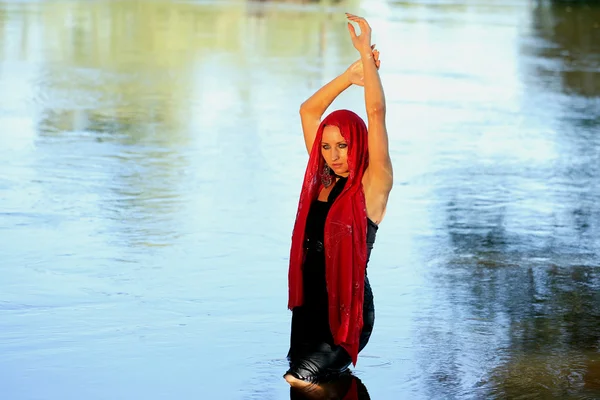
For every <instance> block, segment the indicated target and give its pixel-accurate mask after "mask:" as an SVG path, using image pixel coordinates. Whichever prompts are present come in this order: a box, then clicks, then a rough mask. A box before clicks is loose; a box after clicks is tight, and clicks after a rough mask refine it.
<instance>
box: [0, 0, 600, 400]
mask: <svg viewBox="0 0 600 400" xmlns="http://www.w3.org/2000/svg"><path fill="white" fill-rule="evenodd" d="M345 11H350V12H354V13H357V14H362V15H365V16H366V17H367V18H368V20H369V21H370V23H371V25H372V26H373V30H374V33H373V36H374V42H375V43H377V45H378V48H379V49H380V50H381V58H382V67H381V75H382V79H383V82H384V86H385V89H386V96H387V100H388V129H389V132H390V146H391V154H392V159H393V163H394V167H395V184H394V189H393V191H392V194H391V197H390V201H389V204H388V211H387V214H386V217H385V220H384V221H383V223H382V224H381V227H380V230H379V232H378V239H377V243H376V246H375V249H374V251H373V255H372V258H371V262H370V267H369V268H370V270H369V271H370V272H369V277H370V279H371V284H372V286H373V290H374V293H375V304H376V310H377V317H376V324H375V325H376V326H375V332H374V334H373V336H372V339H371V342H370V343H369V345H368V346H367V348H366V349H365V350H364V352H363V353H362V354H361V358H360V359H359V363H358V365H357V368H356V370H355V373H356V375H357V376H358V377H359V378H360V379H361V380H362V382H363V383H364V384H365V386H366V388H367V389H368V392H369V394H370V396H371V398H373V399H397V398H407V399H408V398H410V399H504V398H511V399H549V398H557V399H583V398H588V399H591V398H600V349H599V345H600V323H599V322H598V321H600V311H599V310H600V307H599V306H600V295H599V293H600V292H599V289H600V255H599V251H598V250H600V206H599V203H598V201H597V199H598V198H600V186H599V184H598V182H599V181H600V180H599V178H600V136H599V135H598V133H600V129H599V126H600V101H599V98H600V68H599V65H600V25H599V23H600V22H599V21H600V7H599V6H597V5H595V6H585V5H580V6H578V5H574V4H559V5H551V4H550V3H545V2H535V1H517V0H513V1H510V2H506V1H496V0H486V1H467V2H461V3H459V2H434V1H427V2H408V1H396V2H391V1H374V0H369V1H358V0H356V1H350V2H349V3H341V4H340V3H334V2H328V3H326V4H319V3H314V2H311V3H306V4H298V3H291V2H286V3H269V2H251V1H228V2H167V1H159V0H157V1H151V2H150V1H149V2H135V1H121V2H109V1H95V2H61V1H46V2H38V1H28V2H21V1H0V162H1V166H2V167H1V169H0V243H1V244H0V254H1V260H2V263H1V264H0V274H1V276H2V278H1V279H0V294H1V295H0V326H1V329H0V354H1V357H0V390H1V393H2V395H1V396H0V397H2V398H3V399H19V400H20V399H80V398H86V399H121V398H122V399H125V398H127V399H129V398H144V399H167V398H169V399H171V398H173V399H175V398H206V399H208V398H219V399H284V398H289V389H288V388H287V384H286V383H285V382H284V381H283V379H282V378H281V376H282V374H283V372H284V371H285V369H286V362H285V359H284V356H285V354H286V352H287V345H288V335H289V319H290V313H289V312H288V311H287V310H286V304H287V257H288V254H289V244H290V243H289V241H290V236H291V229H292V224H293V218H294V216H295V211H296V206H297V200H298V194H299V191H300V182H301V179H302V176H303V173H304V166H305V162H306V154H305V149H304V144H303V141H302V134H301V130H300V124H299V118H298V107H299V105H300V103H301V102H302V101H303V100H304V99H306V98H307V97H308V96H309V95H310V94H312V93H313V92H314V91H315V90H316V89H317V88H318V87H319V86H320V85H321V84H323V83H325V82H326V81H328V80H329V79H332V78H333V77H334V76H335V75H336V74H338V73H340V72H342V71H343V70H344V69H345V68H346V67H347V66H348V65H349V64H350V63H351V62H352V61H353V60H354V59H355V58H356V56H357V55H356V54H355V50H353V48H352V47H351V44H350V41H349V38H348V34H347V31H346V30H345V27H344V19H343V12H345ZM334 107H335V108H351V109H353V110H356V111H357V112H358V113H359V114H360V115H363V116H364V110H363V105H362V92H361V89H359V88H352V89H350V90H349V91H348V92H347V93H344V94H343V95H342V96H341V97H340V98H339V99H338V101H336V103H334Z"/></svg>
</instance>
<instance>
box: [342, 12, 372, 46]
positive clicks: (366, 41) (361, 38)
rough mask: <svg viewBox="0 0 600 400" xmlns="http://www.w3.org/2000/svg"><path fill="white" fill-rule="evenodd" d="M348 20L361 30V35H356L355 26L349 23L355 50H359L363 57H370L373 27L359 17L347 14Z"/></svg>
mask: <svg viewBox="0 0 600 400" xmlns="http://www.w3.org/2000/svg"><path fill="white" fill-rule="evenodd" d="M346 18H348V21H352V22H355V23H356V24H357V25H358V27H359V28H360V35H356V30H355V29H354V25H352V24H351V23H350V22H348V30H349V31H350V37H351V38H352V44H353V45H354V48H355V49H356V50H358V52H359V53H360V55H361V56H365V55H367V54H368V55H370V54H371V27H370V26H369V24H368V23H367V20H366V19H364V18H362V17H358V16H356V15H353V14H348V13H346Z"/></svg>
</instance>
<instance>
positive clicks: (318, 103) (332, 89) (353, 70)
mask: <svg viewBox="0 0 600 400" xmlns="http://www.w3.org/2000/svg"><path fill="white" fill-rule="evenodd" d="M368 53H369V54H370V55H371V63H372V64H373V65H374V68H375V69H377V68H379V52H378V51H377V50H375V45H373V46H370V47H369V51H368ZM373 60H375V62H373ZM363 80H364V79H363V65H362V61H361V60H360V59H359V60H357V61H355V62H354V63H352V65H350V66H349V67H348V69H346V71H344V72H343V73H342V74H341V75H339V76H337V77H336V78H334V79H333V80H332V81H331V82H329V83H327V84H326V85H325V86H323V87H322V88H320V89H319V90H317V92H316V93H315V94H313V95H312V96H311V97H309V98H308V99H307V100H306V101H305V102H304V103H302V105H301V106H300V119H301V121H302V132H303V133H304V142H305V144H306V150H307V151H308V153H309V154H310V150H311V149H312V146H313V143H314V141H315V136H316V134H317V129H318V128H319V125H320V124H321V117H322V116H323V114H324V113H325V111H326V110H327V108H329V106H330V105H331V103H333V101H334V100H335V99H336V97H338V96H339V95H340V94H341V93H342V92H343V91H344V90H346V89H348V87H350V86H351V85H353V84H354V85H358V86H363V85H364V83H363Z"/></svg>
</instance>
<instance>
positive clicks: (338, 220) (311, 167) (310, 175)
mask: <svg viewBox="0 0 600 400" xmlns="http://www.w3.org/2000/svg"><path fill="white" fill-rule="evenodd" d="M328 125H331V126H337V127H338V128H339V130H340V133H341V135H342V136H343V137H344V140H345V141H346V143H347V144H348V147H347V149H348V152H347V155H348V157H347V161H348V169H349V175H348V177H347V183H346V185H345V187H344V188H343V190H342V191H341V193H339V195H338V197H337V199H336V201H335V203H333V204H332V205H331V207H330V210H329V212H328V216H327V218H326V220H325V225H324V238H323V246H324V254H325V269H326V274H325V278H326V280H327V295H328V299H329V301H328V307H329V327H330V329H331V333H332V336H333V339H334V343H335V344H336V345H340V346H342V347H344V348H345V349H346V351H347V352H348V354H350V356H351V358H352V363H354V364H356V361H357V357H358V350H359V340H360V335H361V331H362V326H363V310H362V308H363V302H364V298H363V296H364V283H365V279H364V278H365V266H366V261H367V247H366V234H367V218H366V202H365V195H364V190H363V186H362V178H363V175H364V172H365V170H366V168H367V166H368V149H367V127H366V125H365V123H364V121H363V120H362V119H361V118H360V117H359V116H358V115H356V114H355V113H353V112H352V111H348V110H338V111H334V112H332V113H331V114H329V115H328V116H327V117H326V118H325V119H324V120H323V121H322V123H321V125H320V126H319V129H318V130H317V135H316V138H315V142H314V144H313V147H312V149H311V153H310V157H309V161H308V165H307V168H306V172H305V175H304V182H303V185H302V192H301V194H300V200H299V202H298V212H297V215H296V222H295V224H294V230H293V234H292V246H291V250H290V266H289V273H288V281H289V298H288V308H289V309H290V310H293V309H294V308H295V307H298V306H301V305H302V304H303V303H304V300H305V299H304V293H305V290H304V288H303V285H304V280H303V268H302V266H303V263H304V260H305V257H306V248H305V232H306V230H305V228H306V223H307V218H308V213H309V211H310V208H311V205H312V204H313V202H314V201H315V200H316V199H317V196H318V193H319V190H320V188H321V183H320V180H321V179H320V175H319V173H320V171H322V170H323V163H324V161H323V157H322V155H321V140H322V136H323V129H324V127H325V126H328Z"/></svg>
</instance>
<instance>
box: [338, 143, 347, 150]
mask: <svg viewBox="0 0 600 400" xmlns="http://www.w3.org/2000/svg"><path fill="white" fill-rule="evenodd" d="M346 147H348V145H347V144H346V143H341V144H340V145H339V148H340V149H345V148H346Z"/></svg>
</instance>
